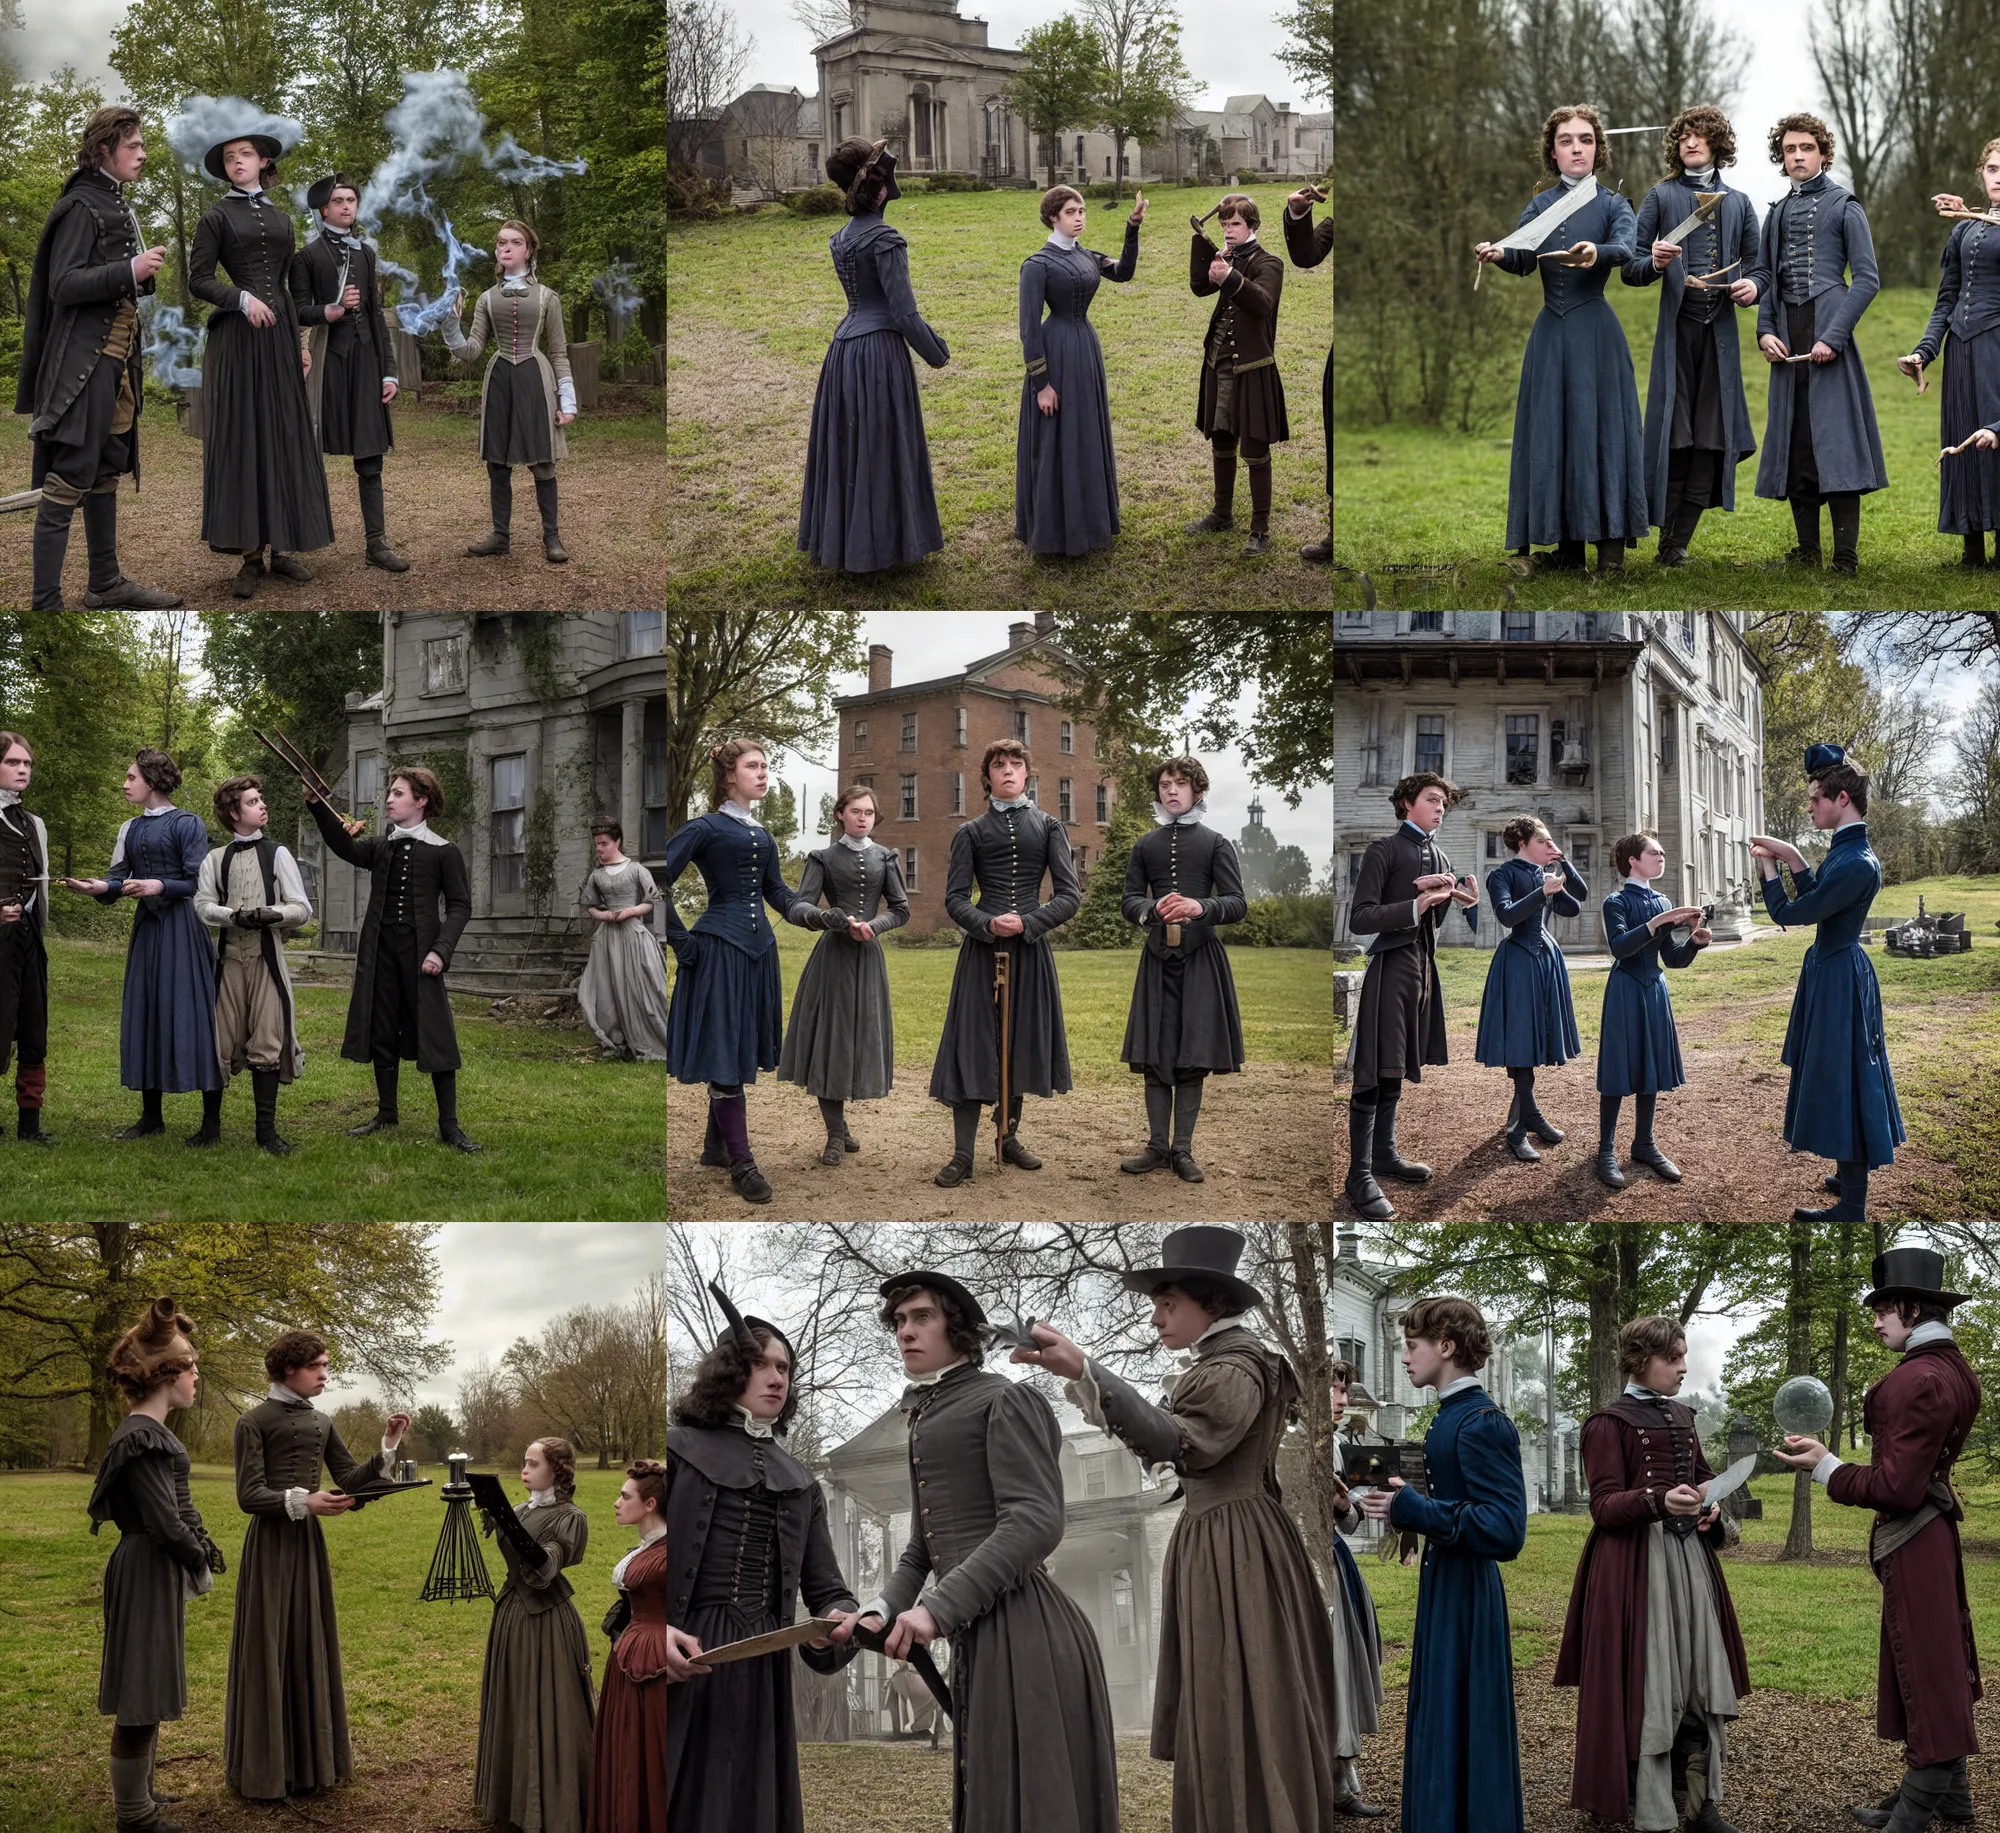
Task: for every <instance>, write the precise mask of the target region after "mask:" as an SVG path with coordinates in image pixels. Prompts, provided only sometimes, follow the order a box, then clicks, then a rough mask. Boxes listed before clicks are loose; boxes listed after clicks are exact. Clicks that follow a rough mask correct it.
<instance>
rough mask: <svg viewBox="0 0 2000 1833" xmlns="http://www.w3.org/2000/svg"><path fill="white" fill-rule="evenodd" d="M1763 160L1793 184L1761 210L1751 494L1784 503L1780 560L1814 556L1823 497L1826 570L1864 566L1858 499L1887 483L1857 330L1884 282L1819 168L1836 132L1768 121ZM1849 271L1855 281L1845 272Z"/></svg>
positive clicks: (1845, 196)
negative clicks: (1763, 371) (1787, 517)
mask: <svg viewBox="0 0 2000 1833" xmlns="http://www.w3.org/2000/svg"><path fill="white" fill-rule="evenodd" d="M1770 148H1771V163H1772V164H1773V165H1781V166H1783V167H1784V170H1785V176H1786V177H1787V178H1789V179H1790V180H1791V190H1790V191H1789V193H1787V195H1785V196H1784V197H1781V198H1780V199H1779V200H1778V201H1777V202H1776V203H1775V204H1773V205H1772V206H1771V208H1770V209H1769V210H1767V211H1766V212H1765V213H1764V228H1763V234H1762V238H1761V240H1760V242H1759V245H1758V251H1757V265H1758V266H1759V267H1760V268H1761V269H1762V270H1763V272H1764V273H1765V274H1766V275H1767V276H1769V277H1770V284H1768V285H1766V287H1765V289H1764V294H1763V298H1762V299H1761V300H1760V301H1759V303H1758V306H1757V348H1758V349H1759V350H1761V351H1762V352H1763V353H1764V358H1765V360H1766V361H1767V362H1768V363H1769V364H1770V365H1771V403H1770V414H1769V417H1768V418H1767V419H1766V421H1765V423H1764V456H1763V457H1762V458H1761V459H1760V460H1759V461H1758V464H1757V494H1758V495H1759V496H1768V497H1782V498H1785V499H1787V500H1788V501H1789V502H1790V503H1791V506H1792V525H1793V527H1794V529H1795V530H1796V531H1797V534H1798V545H1797V546H1796V547H1794V548H1793V549H1792V550H1791V552H1790V553H1789V554H1787V555H1786V556H1785V558H1784V559H1783V560H1781V561H1776V562H1774V563H1773V564H1774V565H1778V566H1806V567H1817V566H1818V565H1819V563H1820V560H1819V557H1820V527H1819V512H1820V505H1821V504H1822V503H1824V504H1825V505H1826V508H1827V511H1828V513H1829V515H1830V516H1831V518H1832V522H1833V570H1834V571H1835V572H1836V573H1846V574H1849V575H1850V576H1851V575H1852V574H1854V573H1855V572H1857V571H1858V570H1859V567H1860V548H1861V498H1862V496H1863V494H1864V493H1865V492H1867V491H1870V490H1886V489H1887V488H1888V485H1889V476H1888V473H1887V472H1886V471H1885V470H1884V469H1883V467H1882V435H1881V433H1880V432H1879V431H1878V430H1877V428H1876V425H1875V399H1874V396H1873V395H1871V394H1870V393H1869V390H1868V372H1867V370H1866V369H1864V368H1863V367H1862V365H1861V351H1860V349H1859V347H1858V346H1857V345H1856V344H1855V342H1854V328H1855V326H1856V325H1857V324H1858V323H1859V322H1860V320H1861V314H1862V313H1863V312H1865V311H1867V310H1868V306H1869V302H1870V301H1871V300H1873V299H1874V297H1875V294H1876V291H1877V289H1878V288H1879V286H1880V285H1881V274H1880V271H1879V270H1878V269H1877V267H1876V265H1875V241H1874V238H1873V236H1872V235H1870V233H1869V229H1868V215H1867V212H1866V211H1864V210H1863V209H1862V208H1861V202H1860V200H1859V199H1858V198H1857V197H1855V195H1854V194H1853V193H1852V192H1851V191H1846V190H1843V189H1842V188H1841V187H1840V186H1839V185H1837V184H1835V183H1834V182H1833V180H1832V179H1831V178H1829V177H1828V176H1827V172H1826V166H1827V162H1828V161H1829V160H1831V159H1832V158H1833V130H1832V129H1831V128H1829V127H1828V126H1827V124H1826V123H1825V122H1824V121H1822V120H1821V119H1820V118H1819V116H1818V115H1807V114H1797V115H1787V116H1786V117H1785V118H1784V119H1783V120H1782V121H1780V122H1779V123H1778V125H1777V126H1776V127H1774V128H1772V129H1771V139H1770ZM1849 273H1852V274H1853V276H1854V283H1853V285H1852V286H1850V285H1848V283H1847V279H1846V276H1847V275H1848V274H1849Z"/></svg>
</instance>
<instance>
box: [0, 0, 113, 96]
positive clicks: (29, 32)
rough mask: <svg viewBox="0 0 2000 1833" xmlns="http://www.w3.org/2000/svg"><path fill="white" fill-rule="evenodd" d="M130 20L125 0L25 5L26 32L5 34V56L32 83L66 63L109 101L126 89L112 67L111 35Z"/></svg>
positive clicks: (1, 38) (0, 41)
mask: <svg viewBox="0 0 2000 1833" xmlns="http://www.w3.org/2000/svg"><path fill="white" fill-rule="evenodd" d="M124 17H125V0H60V4H58V0H21V29H20V30H19V31H18V32H0V53H4V54H5V55H6V56H7V57H8V58H9V59H10V60H11V61H12V62H13V63H14V64H15V66H16V67H17V68H18V69H19V70H20V71H21V73H22V74H23V75H24V76H25V77H26V78H27V79H28V81H29V82H31V83H38V82H40V81H41V80H42V79H43V78H44V77H46V76H49V75H51V74H53V73H54V72H55V71H56V70H58V69H60V68H61V67H62V66H63V65H64V64H74V65H75V66H76V72H77V75H79V76H80V77H82V78H83V79H84V80H85V81H86V82H94V83H96V84H98V85H99V87H101V88H102V89H103V90H104V93H105V95H106V96H107V97H111V96H120V97H122V96H123V95H124V93H125V88H124V84H123V82H122V80H121V79H120V77H119V75H118V72H117V71H115V70H114V69H112V67H111V34H112V33H113V32H114V31H116V30H117V28H118V23H119V21H120V20H122V19H123V18H124Z"/></svg>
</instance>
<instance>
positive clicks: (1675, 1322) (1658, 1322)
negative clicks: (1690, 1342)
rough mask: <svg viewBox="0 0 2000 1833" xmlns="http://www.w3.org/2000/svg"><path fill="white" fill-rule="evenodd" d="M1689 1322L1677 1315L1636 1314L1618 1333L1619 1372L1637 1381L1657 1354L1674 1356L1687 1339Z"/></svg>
mask: <svg viewBox="0 0 2000 1833" xmlns="http://www.w3.org/2000/svg"><path fill="white" fill-rule="evenodd" d="M1687 1335H1688V1333H1687V1326H1686V1325H1685V1324H1683V1323H1682V1322H1681V1321H1680V1319H1679V1318H1677V1317H1635V1318H1634V1319H1633V1320H1632V1321H1631V1323H1629V1324H1627V1325H1626V1326H1625V1328H1624V1329H1623V1330H1621V1331H1620V1332H1619V1333H1618V1372H1619V1373H1620V1374H1621V1375H1623V1376H1624V1377H1625V1379H1626V1380H1627V1381H1637V1380H1639V1379H1640V1378H1641V1377H1642V1376H1644V1374H1645V1372H1646V1364H1647V1363H1648V1362H1650V1361H1652V1359H1653V1358H1654V1357H1655V1356H1671V1355H1672V1354H1673V1353H1674V1345H1675V1344H1676V1343H1680V1344H1683V1345H1685V1344H1686V1342H1687Z"/></svg>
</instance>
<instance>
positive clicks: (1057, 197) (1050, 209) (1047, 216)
mask: <svg viewBox="0 0 2000 1833" xmlns="http://www.w3.org/2000/svg"><path fill="white" fill-rule="evenodd" d="M1072 199H1074V200H1075V201H1076V202H1077V203H1079V204H1080V203H1082V202H1083V193H1082V192H1081V191H1079V190H1078V189H1077V188H1076V186H1074V185H1051V186H1050V187H1049V188H1048V189H1047V190H1046V191H1044V192H1043V193H1042V223H1043V225H1044V227H1047V228H1053V227H1054V226H1055V220H1056V218H1057V217H1059V216H1060V215H1061V214H1062V207H1063V205H1065V204H1066V203H1069V202H1070V201H1071V200H1072Z"/></svg>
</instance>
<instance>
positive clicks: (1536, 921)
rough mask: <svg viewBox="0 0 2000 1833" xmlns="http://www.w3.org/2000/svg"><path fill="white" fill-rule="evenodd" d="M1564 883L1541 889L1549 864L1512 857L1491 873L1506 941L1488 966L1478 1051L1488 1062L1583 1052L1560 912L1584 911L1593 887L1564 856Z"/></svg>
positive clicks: (1545, 1059) (1562, 1057) (1517, 1062)
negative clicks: (1559, 937)
mask: <svg viewBox="0 0 2000 1833" xmlns="http://www.w3.org/2000/svg"><path fill="white" fill-rule="evenodd" d="M1562 878H1563V888H1562V889H1561V890H1560V891H1558V892H1557V893H1556V894H1555V896H1554V897H1549V896H1546V895H1545V894H1544V893H1543V891H1542V868H1541V867H1540V866H1538V865H1536V864H1534V863H1533V861H1531V860H1527V859H1510V860H1507V861H1506V862H1505V863H1504V864H1501V865H1499V866H1496V867H1495V868H1494V869H1493V870H1492V871H1491V872H1489V873H1487V875H1486V895H1487V896H1488V897H1490V898H1491V899H1492V900H1493V914H1494V915H1495V916H1496V917H1498V918H1499V919H1500V928H1501V936H1500V946H1499V947H1498V948H1496V949H1495V950H1494V951H1493V959H1492V961H1491V962H1489V963H1488V965H1487V969H1486V989H1485V991H1484V992H1483V993H1482V994H1481V995H1480V999H1479V1035H1478V1037H1477V1038H1476V1039H1475V1041H1474V1044H1473V1051H1472V1054H1473V1056H1474V1057H1475V1058H1476V1059H1477V1060H1478V1061H1479V1062H1481V1063H1484V1064H1485V1065H1486V1066H1487V1067H1488V1068H1489V1069H1531V1068H1533V1067H1534V1066H1535V1065H1536V1064H1539V1063H1566V1062H1568V1061H1569V1059H1570V1058H1571V1057H1577V1056H1581V1055H1582V1054H1583V1040H1582V1038H1581V1037H1579V1036H1578V1034H1577V1029H1576V1007H1575V1005H1574V1003H1573V1002H1572V1001H1571V999H1570V991H1569V968H1568V965H1567V964H1566V963H1565V962H1564V960H1563V952H1562V950H1561V948H1559V947H1558V946H1557V944H1556V939H1555V935H1554V933H1553V931H1554V925H1555V919H1556V918H1557V917H1573V916H1579V915H1581V914H1582V911H1583V900H1584V899H1585V898H1587V897H1588V896H1589V895H1590V887H1589V886H1588V885H1586V884H1585V883H1584V882H1583V878H1582V875H1581V874H1580V873H1579V872H1578V871H1577V869H1576V867H1574V866H1573V865H1571V864H1570V862H1569V861H1568V860H1567V859H1565V860H1564V861H1562Z"/></svg>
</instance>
